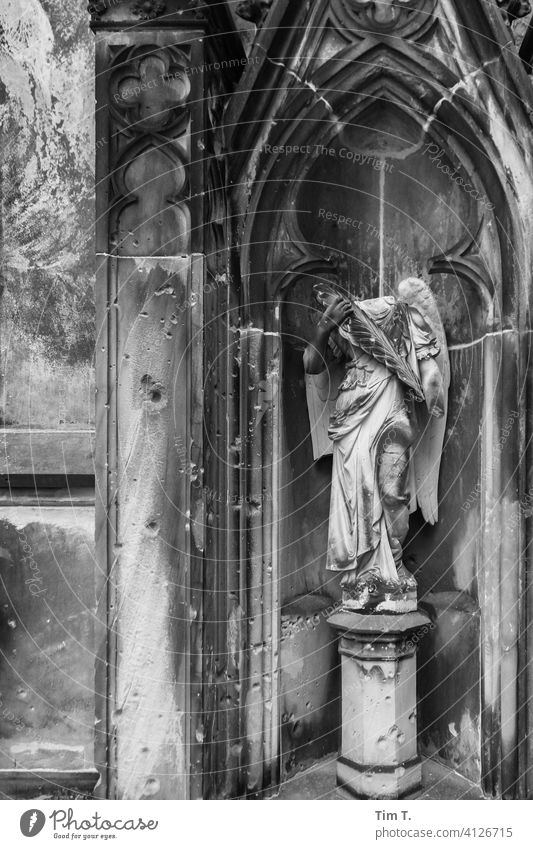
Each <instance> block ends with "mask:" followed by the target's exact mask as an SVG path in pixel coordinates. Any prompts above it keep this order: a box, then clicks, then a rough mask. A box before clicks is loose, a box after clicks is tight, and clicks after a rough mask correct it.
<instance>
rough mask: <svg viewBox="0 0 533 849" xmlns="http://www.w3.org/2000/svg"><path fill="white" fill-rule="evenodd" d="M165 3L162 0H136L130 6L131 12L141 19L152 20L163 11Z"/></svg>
mask: <svg viewBox="0 0 533 849" xmlns="http://www.w3.org/2000/svg"><path fill="white" fill-rule="evenodd" d="M165 9H166V4H165V3H163V2H162V0H137V2H136V3H134V4H133V6H132V10H131V11H132V12H133V14H134V15H137V17H138V18H139V19H140V20H141V21H153V20H154V18H157V17H159V15H162V14H163V13H164V12H165Z"/></svg>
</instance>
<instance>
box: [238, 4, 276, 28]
mask: <svg viewBox="0 0 533 849" xmlns="http://www.w3.org/2000/svg"><path fill="white" fill-rule="evenodd" d="M271 6H272V0H244V2H243V3H239V5H238V6H237V8H236V9H235V14H236V15H238V16H239V18H242V19H243V20H245V21H250V22H251V23H253V24H255V25H256V26H259V25H260V24H261V23H262V22H263V20H264V19H265V17H266V16H267V14H268V10H269V9H270V7H271Z"/></svg>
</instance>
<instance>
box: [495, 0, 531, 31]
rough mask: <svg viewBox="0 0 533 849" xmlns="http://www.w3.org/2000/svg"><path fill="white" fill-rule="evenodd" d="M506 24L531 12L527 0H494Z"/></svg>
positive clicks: (508, 24)
mask: <svg viewBox="0 0 533 849" xmlns="http://www.w3.org/2000/svg"><path fill="white" fill-rule="evenodd" d="M496 2H497V4H498V6H499V7H500V11H501V13H502V15H503V19H504V21H505V23H506V24H507V26H511V24H512V23H513V22H514V21H516V19H517V18H525V16H526V15H529V13H530V12H531V3H530V2H529V0H496Z"/></svg>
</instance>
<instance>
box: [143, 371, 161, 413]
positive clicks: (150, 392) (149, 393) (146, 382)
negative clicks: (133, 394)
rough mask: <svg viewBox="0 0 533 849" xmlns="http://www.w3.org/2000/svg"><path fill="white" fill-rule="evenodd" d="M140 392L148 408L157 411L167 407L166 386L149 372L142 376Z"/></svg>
mask: <svg viewBox="0 0 533 849" xmlns="http://www.w3.org/2000/svg"><path fill="white" fill-rule="evenodd" d="M139 394H140V395H141V397H142V402H143V405H144V407H145V408H147V409H148V410H151V411H157V410H159V409H162V408H163V407H166V404H167V398H166V391H165V387H164V386H163V384H162V383H160V382H159V381H157V380H154V378H153V377H151V376H150V375H149V374H145V375H144V376H143V377H142V378H141V388H140V389H139Z"/></svg>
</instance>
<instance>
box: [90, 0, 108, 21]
mask: <svg viewBox="0 0 533 849" xmlns="http://www.w3.org/2000/svg"><path fill="white" fill-rule="evenodd" d="M108 5H109V4H108V2H106V0H92V2H91V3H89V5H88V6H87V11H88V12H89V14H90V16H91V19H92V20H93V21H99V20H100V18H101V17H102V15H103V13H104V12H105V11H106V9H107V8H108Z"/></svg>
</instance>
